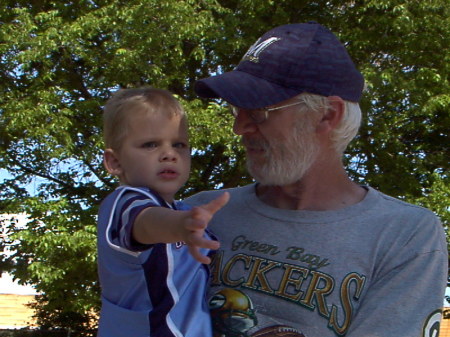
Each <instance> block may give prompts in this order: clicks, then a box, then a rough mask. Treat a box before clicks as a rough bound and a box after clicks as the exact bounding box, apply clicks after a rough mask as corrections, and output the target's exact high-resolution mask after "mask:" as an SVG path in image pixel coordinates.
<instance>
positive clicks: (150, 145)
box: [142, 142, 158, 148]
mask: <svg viewBox="0 0 450 337" xmlns="http://www.w3.org/2000/svg"><path fill="white" fill-rule="evenodd" d="M157 146H158V144H156V142H146V143H144V144H142V147H143V148H154V147H157Z"/></svg>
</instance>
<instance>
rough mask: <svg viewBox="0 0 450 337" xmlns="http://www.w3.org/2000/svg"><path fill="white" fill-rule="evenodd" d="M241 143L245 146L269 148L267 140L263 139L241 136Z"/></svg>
mask: <svg viewBox="0 0 450 337" xmlns="http://www.w3.org/2000/svg"><path fill="white" fill-rule="evenodd" d="M241 143H242V145H244V146H245V147H247V148H257V149H261V150H269V149H270V145H269V142H268V141H267V140H265V139H257V138H248V137H245V136H243V137H242V139H241Z"/></svg>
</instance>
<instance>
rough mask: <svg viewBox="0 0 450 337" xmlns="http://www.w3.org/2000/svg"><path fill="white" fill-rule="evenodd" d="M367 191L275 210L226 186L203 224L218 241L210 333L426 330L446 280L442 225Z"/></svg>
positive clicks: (198, 198) (195, 200) (397, 335)
mask: <svg viewBox="0 0 450 337" xmlns="http://www.w3.org/2000/svg"><path fill="white" fill-rule="evenodd" d="M367 189H368V193H367V195H366V197H365V198H364V200H362V201H361V202H359V203H358V204H355V205H352V206H350V207H346V208H343V209H340V210H335V211H302V210H300V211H295V210H284V209H278V208H273V207H270V206H268V205H267V204H265V203H263V202H262V201H260V200H259V199H258V198H257V196H256V194H255V185H253V184H252V185H248V186H245V187H241V188H234V189H229V190H228V191H229V192H230V194H231V198H230V201H229V203H228V204H227V205H226V206H225V207H224V208H223V209H222V210H220V211H219V212H218V213H217V214H216V215H215V216H214V218H213V219H212V221H211V223H210V225H209V228H210V229H211V230H212V231H213V232H214V234H216V235H217V236H218V239H219V241H220V242H221V248H220V250H219V251H218V252H217V254H216V255H215V257H214V260H213V263H212V265H211V267H212V271H213V272H212V275H211V277H212V278H211V290H210V294H209V296H210V307H211V315H212V320H213V325H214V329H215V333H216V335H215V336H227V337H231V336H306V337H327V336H330V337H334V336H347V337H369V336H370V337H374V336H377V337H381V336H383V337H403V336H404V337H416V336H417V337H419V336H430V337H431V336H433V334H434V332H436V331H437V329H438V328H439V325H438V324H439V323H438V322H439V319H440V311H439V310H440V308H441V307H442V305H443V298H444V291H445V285H446V279H447V263H448V257H447V246H446V240H445V234H444V231H443V227H442V225H441V224H440V222H439V219H438V218H437V217H436V216H435V215H434V214H433V213H432V212H431V211H429V210H427V209H424V208H422V207H418V206H414V205H411V204H407V203H405V202H402V201H400V200H397V199H394V198H391V197H389V196H386V195H384V194H382V193H380V192H378V191H376V190H374V189H372V188H370V187H367ZM221 193H223V191H207V192H201V193H199V194H197V195H194V196H192V197H190V198H188V199H187V200H185V201H186V202H187V203H188V204H191V205H199V204H203V203H206V202H208V201H210V200H211V199H213V198H216V197H217V196H218V195H219V194H221Z"/></svg>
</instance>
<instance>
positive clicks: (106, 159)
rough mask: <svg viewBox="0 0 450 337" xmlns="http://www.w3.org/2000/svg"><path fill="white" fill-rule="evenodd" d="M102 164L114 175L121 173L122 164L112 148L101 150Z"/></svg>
mask: <svg viewBox="0 0 450 337" xmlns="http://www.w3.org/2000/svg"><path fill="white" fill-rule="evenodd" d="M103 165H104V166H105V168H106V170H107V171H108V173H109V174H112V175H114V176H119V175H120V174H122V166H121V165H120V161H119V158H118V157H117V154H116V152H114V150H113V149H106V150H105V152H103Z"/></svg>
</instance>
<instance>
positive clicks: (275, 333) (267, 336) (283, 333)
mask: <svg viewBox="0 0 450 337" xmlns="http://www.w3.org/2000/svg"><path fill="white" fill-rule="evenodd" d="M251 337H306V336H305V335H304V334H302V333H301V332H300V331H298V330H297V329H294V328H292V327H290V326H286V325H273V326H269V327H266V328H263V329H261V330H259V331H257V332H255V333H253V334H252V335H251Z"/></svg>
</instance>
